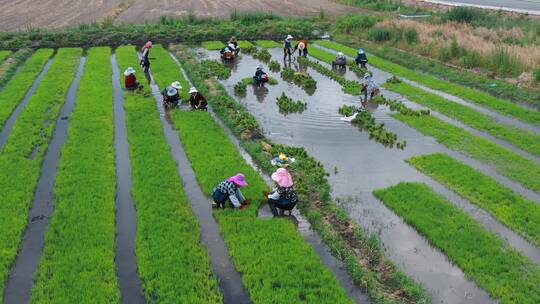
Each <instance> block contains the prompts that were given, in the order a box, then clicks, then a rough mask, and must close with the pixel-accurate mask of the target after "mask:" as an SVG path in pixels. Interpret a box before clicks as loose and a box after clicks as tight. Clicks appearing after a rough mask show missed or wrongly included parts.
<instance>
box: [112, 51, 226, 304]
mask: <svg viewBox="0 0 540 304" xmlns="http://www.w3.org/2000/svg"><path fill="white" fill-rule="evenodd" d="M153 51H154V52H153V54H154V55H153V56H156V58H169V60H170V57H168V56H169V54H168V52H167V51H166V50H165V49H163V47H162V46H160V45H156V46H154V50H153ZM116 56H117V59H118V62H119V63H120V67H121V69H120V70H121V71H122V70H124V69H125V68H126V67H128V66H136V63H137V62H138V60H137V55H136V53H135V48H134V47H133V46H124V47H120V48H118V49H117V50H116ZM155 62H156V63H157V62H159V65H158V64H153V65H152V70H153V71H154V72H155V75H156V76H157V78H156V79H155V80H156V81H157V82H158V84H161V85H162V86H163V85H170V83H167V82H168V80H170V79H176V80H178V81H180V82H181V83H182V84H185V83H189V82H187V81H186V80H185V79H184V78H183V77H179V76H178V75H179V69H171V67H177V66H176V65H175V64H174V63H173V65H172V66H171V65H170V64H171V62H169V61H163V60H156V61H155ZM188 90H189V86H184V85H183V88H182V92H187V91H188ZM125 98H126V124H127V128H128V138H129V144H130V146H129V149H130V150H129V151H130V159H131V167H132V180H133V186H132V193H133V200H134V201H135V204H136V207H137V240H136V242H137V246H136V253H137V261H138V263H137V264H138V268H139V274H140V276H141V279H142V281H143V282H144V293H145V297H146V299H147V301H148V302H170V303H172V302H177V303H223V296H222V295H221V292H220V290H219V285H218V280H217V278H216V277H215V275H214V274H213V272H212V268H211V265H210V257H209V255H208V252H207V250H206V248H205V247H204V245H203V244H202V243H201V236H200V227H199V223H198V220H197V218H196V216H195V215H194V213H193V211H192V209H191V206H190V205H189V202H188V200H187V197H186V194H185V193H184V189H183V187H182V182H181V180H180V177H179V176H178V171H177V167H176V162H175V161H174V159H173V157H172V155H171V153H170V149H169V146H168V144H167V141H166V139H165V135H164V133H163V128H162V126H161V122H160V119H159V115H160V114H159V111H158V109H157V107H156V100H155V99H154V97H153V96H152V94H151V92H150V91H149V89H145V90H144V91H143V92H136V93H133V92H128V93H126V94H125ZM164 189H167V190H166V191H165V190H164ZM199 203H200V202H199Z"/></svg>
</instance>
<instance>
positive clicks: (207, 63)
mask: <svg viewBox="0 0 540 304" xmlns="http://www.w3.org/2000/svg"><path fill="white" fill-rule="evenodd" d="M201 65H203V66H204V67H206V71H208V77H217V78H218V79H221V80H225V79H228V78H229V77H231V69H229V68H228V67H227V66H225V65H224V64H223V63H221V62H219V61H217V60H203V61H201Z"/></svg>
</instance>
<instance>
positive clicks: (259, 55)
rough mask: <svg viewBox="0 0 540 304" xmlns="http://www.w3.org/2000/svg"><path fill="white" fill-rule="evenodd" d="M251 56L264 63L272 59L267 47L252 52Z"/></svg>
mask: <svg viewBox="0 0 540 304" xmlns="http://www.w3.org/2000/svg"><path fill="white" fill-rule="evenodd" d="M252 56H253V57H254V58H256V59H259V60H260V61H263V62H266V63H268V62H270V60H272V54H270V52H269V51H268V50H267V49H260V50H259V51H258V52H256V53H253V55H252Z"/></svg>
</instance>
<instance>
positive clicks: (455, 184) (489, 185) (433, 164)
mask: <svg viewBox="0 0 540 304" xmlns="http://www.w3.org/2000/svg"><path fill="white" fill-rule="evenodd" d="M408 162H409V163H410V164H411V165H412V166H414V167H415V168H416V169H418V170H420V171H422V172H423V173H425V174H427V175H429V176H431V177H432V178H434V179H436V180H437V181H439V182H441V183H442V184H444V185H445V186H447V187H448V188H449V189H451V190H452V191H454V192H456V193H458V194H460V195H461V196H463V197H465V198H466V199H467V200H469V201H470V202H471V203H473V204H475V205H477V206H479V207H480V208H483V209H485V210H487V211H488V212H489V213H491V214H492V215H493V216H494V217H495V218H497V219H498V220H499V221H501V223H503V224H505V225H506V226H508V227H510V228H511V229H513V230H515V231H517V232H518V233H520V234H521V235H522V236H524V237H525V238H526V239H528V240H530V241H532V242H533V243H534V244H535V245H536V246H538V247H540V206H538V204H537V203H536V202H534V201H531V200H528V199H526V198H524V197H523V196H521V195H519V194H517V193H515V192H514V191H512V189H510V188H507V187H506V186H504V185H502V184H501V183H499V182H497V181H496V180H494V179H493V178H491V177H489V176H487V175H485V174H483V173H481V172H479V171H478V170H475V169H474V168H472V167H470V166H468V165H465V164H463V163H461V162H459V161H457V160H455V159H453V158H452V157H450V156H448V155H447V154H444V153H435V154H429V155H423V156H418V157H413V158H411V159H409V160H408Z"/></svg>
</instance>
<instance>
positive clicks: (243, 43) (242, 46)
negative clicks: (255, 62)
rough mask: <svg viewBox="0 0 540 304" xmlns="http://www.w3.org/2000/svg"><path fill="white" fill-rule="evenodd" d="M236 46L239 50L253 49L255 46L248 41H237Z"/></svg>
mask: <svg viewBox="0 0 540 304" xmlns="http://www.w3.org/2000/svg"><path fill="white" fill-rule="evenodd" d="M238 46H239V47H240V49H245V48H252V47H255V45H254V44H253V43H251V41H248V40H238Z"/></svg>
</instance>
